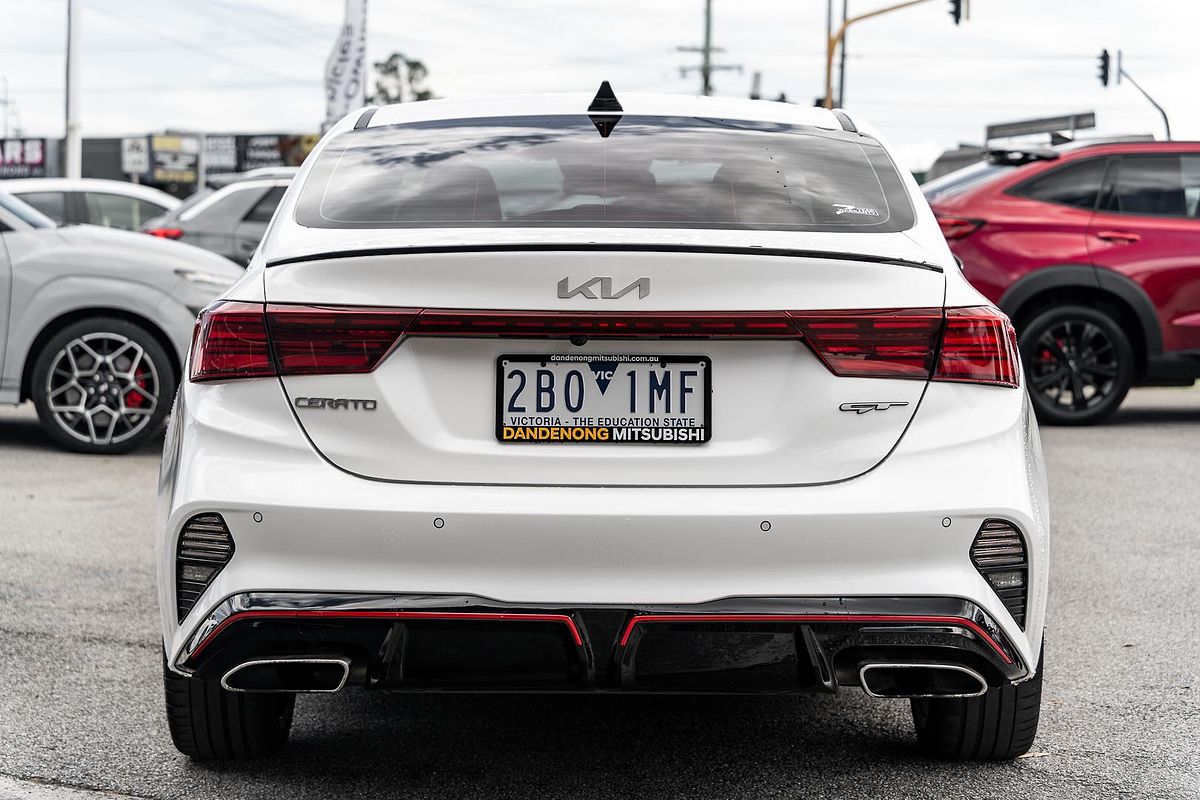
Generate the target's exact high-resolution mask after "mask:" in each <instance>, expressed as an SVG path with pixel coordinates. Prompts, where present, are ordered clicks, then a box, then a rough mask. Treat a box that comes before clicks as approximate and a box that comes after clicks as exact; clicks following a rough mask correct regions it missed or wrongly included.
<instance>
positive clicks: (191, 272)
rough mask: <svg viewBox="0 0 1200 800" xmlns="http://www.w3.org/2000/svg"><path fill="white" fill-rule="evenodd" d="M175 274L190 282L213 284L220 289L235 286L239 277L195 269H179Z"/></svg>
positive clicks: (205, 284) (204, 284)
mask: <svg viewBox="0 0 1200 800" xmlns="http://www.w3.org/2000/svg"><path fill="white" fill-rule="evenodd" d="M175 274H176V275H178V276H179V277H181V278H183V279H184V280H185V281H187V282H188V283H195V284H199V285H203V286H212V287H215V288H219V289H224V288H225V287H227V286H233V284H235V283H237V278H230V277H228V276H226V275H217V274H216V273H213V272H201V271H200V270H195V269H177V270H175Z"/></svg>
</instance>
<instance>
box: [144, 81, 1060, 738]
mask: <svg viewBox="0 0 1200 800" xmlns="http://www.w3.org/2000/svg"><path fill="white" fill-rule="evenodd" d="M187 372H188V376H189V378H188V380H186V381H185V382H184V383H183V386H182V389H181V392H180V394H179V398H178V400H177V402H176V406H175V410H174V415H173V418H172V424H171V426H170V429H169V433H168V438H167V444H166V449H165V454H164V460H163V474H162V481H161V487H162V495H161V499H162V502H161V508H162V520H161V521H162V528H161V539H160V547H159V553H160V557H159V585H160V599H161V605H162V626H163V639H164V644H165V651H166V665H167V668H166V671H165V681H166V689H167V711H168V716H169V720H170V728H171V733H172V736H173V738H174V741H175V744H176V746H177V747H178V748H179V749H180V750H181V751H183V752H184V753H187V754H188V755H190V756H192V757H194V758H198V759H228V758H245V757H250V756H256V755H260V754H265V753H270V752H272V751H275V750H277V749H278V748H280V747H281V746H283V744H284V742H285V741H286V738H287V735H288V728H289V726H290V724H291V717H292V710H293V707H294V702H295V695H296V693H299V692H334V691H338V690H341V689H343V688H345V687H350V686H353V687H366V688H368V689H388V690H398V691H430V690H496V691H511V690H520V691H546V692H590V691H624V692H670V691H682V692H705V691H719V692H729V691H735V692H737V691H745V692H799V691H816V692H834V691H837V690H838V689H839V688H846V687H861V688H862V689H864V690H865V691H866V692H867V693H869V694H871V695H874V696H878V697H888V698H894V697H904V698H912V706H913V716H914V720H915V723H916V731H917V740H918V741H919V743H920V744H921V746H922V747H923V748H924V749H925V750H927V751H928V752H931V753H934V754H937V755H940V756H943V757H953V758H1011V757H1013V756H1015V755H1018V754H1020V753H1023V752H1025V751H1026V750H1027V749H1028V748H1029V747H1030V745H1031V743H1032V741H1033V736H1034V733H1035V731H1036V728H1037V720H1038V709H1039V702H1040V691H1041V676H1042V664H1041V655H1040V653H1041V647H1042V626H1043V620H1044V617H1045V610H1046V578H1047V536H1048V528H1047V517H1046V508H1047V503H1046V489H1045V478H1044V473H1043V465H1042V458H1041V452H1040V447H1039V443H1038V435H1037V429H1036V425H1035V423H1034V420H1033V417H1032V415H1031V414H1030V411H1029V404H1028V402H1027V397H1026V394H1025V392H1024V391H1023V390H1022V387H1021V386H1020V375H1021V370H1020V365H1019V363H1018V356H1017V353H1016V350H1015V346H1014V341H1013V334H1012V328H1011V326H1010V325H1009V322H1008V320H1007V319H1006V318H1005V317H1004V315H1003V314H1001V313H1000V312H999V311H997V310H996V309H995V308H994V307H992V306H990V305H988V304H987V302H986V301H985V300H984V299H983V298H982V297H981V296H980V295H979V294H978V293H976V292H975V291H974V290H973V289H972V288H971V287H970V286H969V285H968V284H967V282H966V281H965V280H964V279H963V277H962V275H961V274H960V272H959V269H958V267H957V265H956V264H955V262H954V259H953V258H952V256H951V254H950V252H949V250H948V249H947V247H946V243H945V241H944V240H943V238H942V236H941V233H940V232H939V230H938V226H937V223H936V221H935V220H934V218H933V215H932V214H931V213H930V211H929V208H928V206H927V205H926V204H925V201H924V200H923V199H922V197H921V194H920V192H919V191H918V190H917V188H916V186H915V184H914V182H913V181H912V179H911V178H910V176H908V175H907V174H905V173H904V172H903V171H902V170H901V169H899V168H898V167H897V166H896V165H895V163H894V162H893V160H892V159H891V158H890V157H889V155H888V152H887V149H886V147H885V146H884V145H883V144H882V141H881V138H880V137H879V136H878V134H876V133H875V132H874V131H873V129H871V128H869V127H868V126H866V125H865V124H864V123H863V122H862V121H861V120H857V119H852V118H851V117H850V116H849V115H847V114H845V113H843V112H840V111H834V112H830V111H826V110H823V109H814V108H803V107H798V106H793V105H785V104H776V103H767V102H757V101H741V100H727V99H715V98H685V97H674V96H654V95H632V96H620V97H619V98H618V97H616V96H614V94H613V93H612V91H611V90H610V89H609V88H608V85H607V84H604V85H603V86H602V87H601V90H600V92H599V93H597V95H596V96H595V98H592V97H589V96H587V95H561V96H535V97H516V98H502V99H496V100H488V101H470V102H467V101H462V102H460V101H440V100H439V101H431V102H424V103H412V104H404V105H397V106H389V107H384V108H379V109H374V108H371V109H365V110H363V111H362V112H359V113H355V114H352V115H351V116H349V117H347V118H346V119H344V120H342V121H341V122H340V123H339V124H338V125H336V126H335V127H334V128H333V129H332V130H330V131H329V133H328V134H327V135H326V136H325V137H324V139H323V140H322V142H321V143H320V145H319V146H318V147H317V149H316V150H315V151H314V152H313V154H312V155H311V156H310V157H309V159H308V160H307V162H306V163H305V166H304V167H303V168H302V170H301V172H300V174H299V175H298V176H297V178H296V179H295V181H294V182H293V184H292V186H291V187H290V188H289V190H288V192H287V194H286V196H285V197H284V199H283V201H282V203H281V205H280V207H279V210H278V211H277V213H276V214H275V217H274V219H273V221H272V223H271V226H270V228H269V230H268V233H267V235H266V238H265V240H264V242H263V245H262V247H261V249H260V250H259V252H258V254H257V255H256V256H255V258H254V260H253V261H252V262H251V264H250V268H249V271H248V273H247V275H246V276H245V278H244V279H243V280H242V281H241V282H239V283H238V284H237V285H236V286H234V287H233V288H231V289H230V290H229V291H227V292H226V293H225V294H224V295H223V298H222V299H221V300H220V301H218V302H216V303H214V304H213V305H211V306H209V307H208V308H207V309H206V310H205V311H204V312H203V314H202V315H201V319H200V322H199V325H198V328H197V335H196V337H195V342H194V345H193V349H192V352H191V356H190V362H189V364H188V366H187Z"/></svg>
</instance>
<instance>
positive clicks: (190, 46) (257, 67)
mask: <svg viewBox="0 0 1200 800" xmlns="http://www.w3.org/2000/svg"><path fill="white" fill-rule="evenodd" d="M91 10H92V11H95V12H97V13H99V14H101V15H102V16H106V17H109V18H110V19H115V20H117V21H118V22H123V23H125V24H128V25H135V26H137V27H139V28H141V29H142V30H144V31H147V32H148V33H150V34H151V35H153V36H156V37H158V38H159V39H162V40H164V41H168V42H174V43H175V44H177V45H178V46H180V47H182V48H185V49H187V50H191V51H193V52H196V53H200V54H201V55H205V56H208V57H209V58H215V59H219V60H221V61H222V62H224V63H227V64H239V65H241V66H243V67H246V68H247V69H251V70H254V71H255V72H259V73H263V74H266V75H273V76H275V77H277V78H284V79H287V78H288V76H287V75H283V74H282V73H279V72H275V71H274V70H272V69H267V68H265V67H263V66H262V65H261V64H252V63H250V62H249V61H244V60H242V59H240V58H235V57H233V56H228V55H222V54H220V53H215V52H213V51H212V50H209V49H208V48H206V47H201V46H200V45H198V44H196V43H195V42H189V41H188V40H186V39H181V38H179V37H177V36H172V35H171V34H168V33H163V32H162V31H157V30H154V29H153V28H150V27H148V26H146V25H144V24H142V22H141V21H140V20H136V19H131V18H129V17H125V16H122V15H120V14H114V13H112V12H111V11H109V10H108V9H105V8H100V7H99V6H92V8H91Z"/></svg>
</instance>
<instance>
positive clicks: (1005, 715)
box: [912, 645, 1045, 761]
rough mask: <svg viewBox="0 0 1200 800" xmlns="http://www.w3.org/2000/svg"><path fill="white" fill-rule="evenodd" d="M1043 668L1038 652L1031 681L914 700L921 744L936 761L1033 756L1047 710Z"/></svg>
mask: <svg viewBox="0 0 1200 800" xmlns="http://www.w3.org/2000/svg"><path fill="white" fill-rule="evenodd" d="M1042 652H1043V654H1044V652H1045V645H1043V647H1042ZM1044 664H1045V658H1044V657H1043V655H1042V654H1039V656H1038V665H1037V672H1036V673H1035V674H1034V676H1033V677H1032V678H1030V679H1029V680H1027V681H1024V682H1022V683H1018V684H1017V685H1015V686H1013V685H1011V684H1006V685H1004V686H997V687H993V688H991V689H988V690H987V691H986V692H985V693H984V694H982V695H980V696H979V697H955V698H942V699H932V698H920V699H916V698H915V699H913V700H912V716H913V724H914V725H915V726H916V729H917V744H918V746H919V747H920V748H921V750H923V751H924V752H925V753H926V754H927V755H929V756H932V757H934V758H941V759H952V760H958V761H1006V760H1008V759H1011V758H1016V757H1017V756H1020V755H1024V754H1025V753H1027V752H1029V748H1030V747H1032V746H1033V739H1034V737H1035V736H1036V735H1037V729H1038V719H1039V717H1040V716H1041V711H1042V673H1043V672H1044Z"/></svg>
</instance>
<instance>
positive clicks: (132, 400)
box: [125, 372, 146, 408]
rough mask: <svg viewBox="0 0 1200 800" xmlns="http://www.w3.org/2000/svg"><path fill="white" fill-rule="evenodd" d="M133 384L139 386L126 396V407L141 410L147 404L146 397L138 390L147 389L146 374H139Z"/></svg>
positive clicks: (135, 376) (134, 377) (134, 378)
mask: <svg viewBox="0 0 1200 800" xmlns="http://www.w3.org/2000/svg"><path fill="white" fill-rule="evenodd" d="M133 382H134V383H135V384H137V389H130V390H129V394H127V395H125V406H126V407H127V408H141V407H142V406H143V405H144V404H145V402H146V396H145V395H144V394H142V393H141V392H139V391H138V389H145V388H146V373H144V372H139V373H137V374H136V375H134V376H133Z"/></svg>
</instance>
